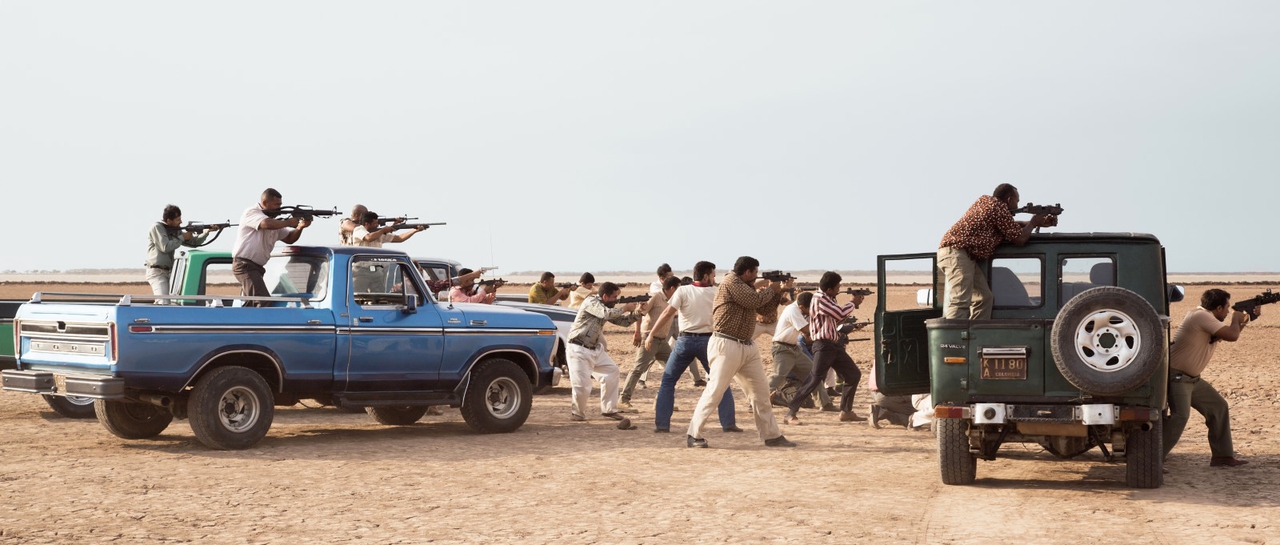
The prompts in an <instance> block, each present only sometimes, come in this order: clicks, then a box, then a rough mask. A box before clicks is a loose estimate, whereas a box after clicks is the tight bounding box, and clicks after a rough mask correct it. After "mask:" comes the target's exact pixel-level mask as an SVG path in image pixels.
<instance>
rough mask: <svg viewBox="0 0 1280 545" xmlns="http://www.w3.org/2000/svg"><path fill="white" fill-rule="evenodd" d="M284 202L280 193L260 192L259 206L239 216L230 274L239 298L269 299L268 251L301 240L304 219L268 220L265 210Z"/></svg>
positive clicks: (248, 303) (256, 303)
mask: <svg viewBox="0 0 1280 545" xmlns="http://www.w3.org/2000/svg"><path fill="white" fill-rule="evenodd" d="M283 202H284V197H282V196H281V195H280V192H279V191H276V190H275V189H272V188H269V187H268V188H267V190H266V191H263V192H262V197H261V198H259V201H258V204H256V205H254V206H250V207H249V208H248V209H246V210H245V211H244V214H242V215H241V216H240V229H239V231H238V232H237V234H236V242H235V244H234V245H233V246H232V247H231V272H232V274H234V275H235V277H236V280H239V281H240V295H244V296H252V297H270V296H271V293H270V292H269V291H267V283H266V282H265V281H263V279H262V275H264V274H266V272H267V271H266V268H265V267H266V265H267V260H269V259H271V250H272V248H274V247H275V245H276V242H278V241H284V243H285V244H293V243H295V242H297V241H298V237H300V236H302V230H303V229H306V228H307V226H308V225H310V224H311V221H310V220H308V219H304V218H289V219H287V220H278V219H275V218H272V217H270V216H267V214H266V212H265V211H266V210H276V209H279V208H280V205H281V203H283ZM244 306H246V307H260V306H266V304H265V302H263V301H245V302H244Z"/></svg>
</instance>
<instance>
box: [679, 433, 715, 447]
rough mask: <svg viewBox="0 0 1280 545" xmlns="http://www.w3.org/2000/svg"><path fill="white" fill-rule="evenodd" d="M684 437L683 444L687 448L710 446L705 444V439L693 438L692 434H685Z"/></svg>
mask: <svg viewBox="0 0 1280 545" xmlns="http://www.w3.org/2000/svg"><path fill="white" fill-rule="evenodd" d="M684 439H685V441H684V445H685V446H686V447H689V448H694V447H697V448H707V447H709V446H711V445H708V444H707V440H706V439H695V438H694V437H693V436H692V435H686V436H684Z"/></svg>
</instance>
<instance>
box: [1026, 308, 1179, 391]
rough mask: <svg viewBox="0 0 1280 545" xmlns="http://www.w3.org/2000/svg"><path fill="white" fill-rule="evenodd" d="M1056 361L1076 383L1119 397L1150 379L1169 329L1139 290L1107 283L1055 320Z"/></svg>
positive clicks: (1087, 389)
mask: <svg viewBox="0 0 1280 545" xmlns="http://www.w3.org/2000/svg"><path fill="white" fill-rule="evenodd" d="M1051 339H1052V347H1053V360H1054V363H1055V364H1057V366H1058V371H1059V372H1061V373H1062V376H1063V377H1065V378H1066V379H1067V381H1068V382H1070V383H1071V384H1072V385H1073V386H1075V387H1076V388H1079V389H1080V390H1082V391H1084V392H1085V393H1089V394H1094V395H1104V396H1109V395H1119V394H1122V393H1125V392H1128V391H1130V390H1133V389H1134V388H1137V387H1139V386H1142V385H1143V384H1145V383H1146V382H1147V380H1148V379H1150V378H1151V375H1152V374H1153V373H1155V372H1156V369H1158V368H1159V367H1160V365H1161V363H1163V360H1164V351H1165V345H1166V341H1165V329H1164V327H1163V324H1162V323H1161V321H1160V316H1159V315H1157V314H1156V311H1155V309H1154V308H1151V305H1150V304H1149V303H1147V301H1146V300H1145V299H1143V298H1142V297H1140V296H1139V295H1138V294H1136V293H1134V292H1132V291H1129V290H1127V289H1124V288H1117V287H1114V286H1103V287H1097V288H1092V289H1089V290H1086V291H1085V292H1083V293H1081V294H1080V295H1077V296H1075V297H1074V298H1072V299H1071V300H1070V301H1068V302H1067V304H1065V305H1063V306H1062V310H1061V311H1059V312H1058V317H1057V318H1056V319H1055V320H1054V322H1053V332H1052V335H1051Z"/></svg>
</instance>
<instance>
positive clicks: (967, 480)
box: [933, 418, 978, 484]
mask: <svg viewBox="0 0 1280 545" xmlns="http://www.w3.org/2000/svg"><path fill="white" fill-rule="evenodd" d="M933 424H934V426H935V427H936V429H937V430H938V467H939V469H941V470H942V484H973V481H974V480H975V479H977V478H978V459H977V458H974V457H973V455H972V454H969V421H968V420H965V419H963V418H938V419H936V420H934V421H933Z"/></svg>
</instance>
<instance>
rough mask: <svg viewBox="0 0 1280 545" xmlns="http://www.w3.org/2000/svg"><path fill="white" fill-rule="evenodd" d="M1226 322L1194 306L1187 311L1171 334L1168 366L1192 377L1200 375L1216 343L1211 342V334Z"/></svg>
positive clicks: (1211, 356)
mask: <svg viewBox="0 0 1280 545" xmlns="http://www.w3.org/2000/svg"><path fill="white" fill-rule="evenodd" d="M1226 326H1227V324H1225V323H1223V322H1222V321H1221V320H1219V319H1217V318H1215V317H1214V316H1213V313H1212V312H1209V311H1207V310H1205V309H1203V308H1198V307H1197V308H1196V309H1195V310H1192V311H1191V312H1188V313H1187V317H1186V318H1183V319H1182V324H1181V325H1179V326H1178V331H1177V332H1176V333H1174V334H1173V347H1172V348H1170V349H1169V367H1170V368H1171V369H1174V370H1177V371H1182V372H1183V373H1186V374H1188V375H1191V376H1193V377H1198V376H1200V373H1201V372H1202V371H1204V368H1205V367H1207V366H1208V365H1209V360H1210V359H1211V358H1213V348H1214V346H1216V345H1217V343H1214V342H1211V341H1212V340H1213V334H1214V333H1217V332H1218V331H1219V330H1221V329H1222V328H1223V327H1226Z"/></svg>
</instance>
